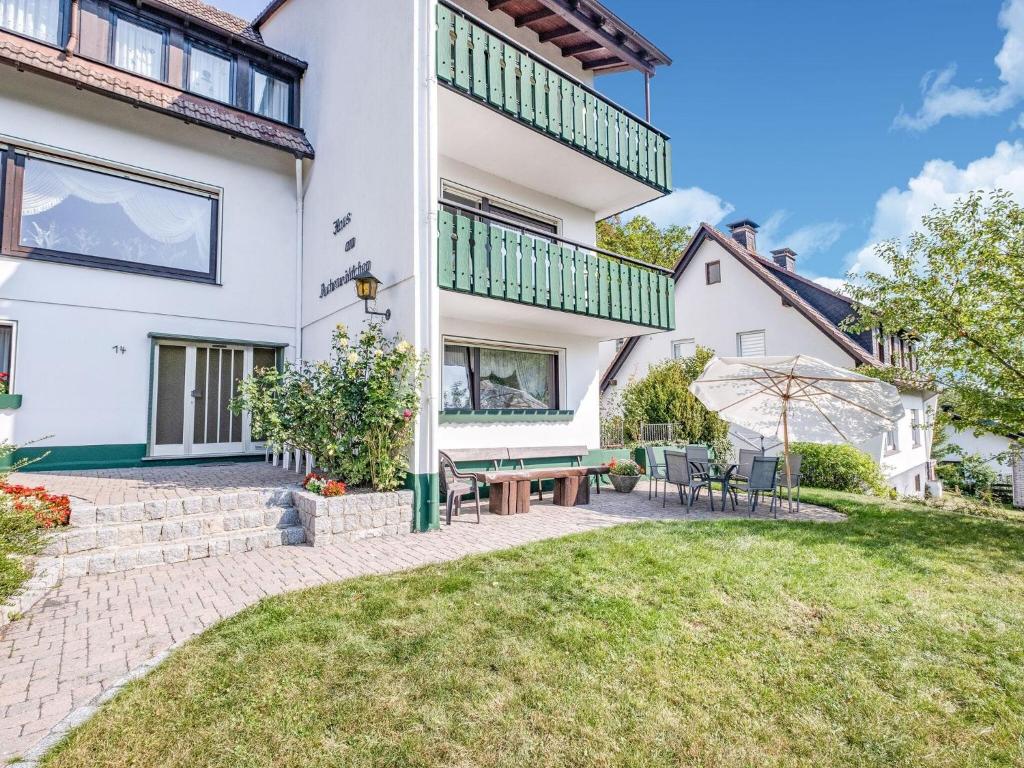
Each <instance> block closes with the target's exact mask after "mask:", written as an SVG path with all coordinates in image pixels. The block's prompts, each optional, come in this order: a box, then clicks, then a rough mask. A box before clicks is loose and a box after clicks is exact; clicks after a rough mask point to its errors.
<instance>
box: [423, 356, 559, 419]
mask: <svg viewBox="0 0 1024 768" xmlns="http://www.w3.org/2000/svg"><path fill="white" fill-rule="evenodd" d="M442 368H443V370H442V403H443V408H444V409H445V410H464V409H471V410H494V409H504V408H529V409H544V410H548V409H557V408H558V402H559V395H558V353H557V352H551V351H541V350H535V349H524V348H519V347H497V346H495V347H491V346H483V345H480V346H478V345H475V344H471V343H462V342H457V341H449V342H445V345H444V362H443V365H442Z"/></svg>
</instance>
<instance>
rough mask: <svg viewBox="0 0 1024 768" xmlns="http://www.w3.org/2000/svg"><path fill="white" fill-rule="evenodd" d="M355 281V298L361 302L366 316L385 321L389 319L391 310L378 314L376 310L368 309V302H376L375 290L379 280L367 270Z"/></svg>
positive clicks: (357, 276)
mask: <svg viewBox="0 0 1024 768" xmlns="http://www.w3.org/2000/svg"><path fill="white" fill-rule="evenodd" d="M355 281H356V296H357V297H359V298H360V299H362V300H363V302H364V304H363V306H364V307H365V309H366V314H368V315H380V316H381V317H383V318H384V319H385V320H390V319H391V310H390V309H385V310H384V311H383V312H378V311H377V310H376V309H370V302H371V301H373V302H376V301H377V288H378V287H379V286H380V280H378V279H377V278H376V277H374V276H373V274H372V273H371V272H370V271H369V270H367V271H366V272H360V273H359V274H358V275H356V277H355Z"/></svg>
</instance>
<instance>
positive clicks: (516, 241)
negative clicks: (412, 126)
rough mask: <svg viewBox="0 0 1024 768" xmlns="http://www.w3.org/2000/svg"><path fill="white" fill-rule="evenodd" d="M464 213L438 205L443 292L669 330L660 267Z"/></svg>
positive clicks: (666, 286) (667, 284)
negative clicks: (451, 291) (471, 295)
mask: <svg viewBox="0 0 1024 768" xmlns="http://www.w3.org/2000/svg"><path fill="white" fill-rule="evenodd" d="M453 208H454V209H455V210H456V212H455V213H453V212H452V210H451V209H453ZM466 210H467V212H465V213H464V212H462V207H461V206H456V205H454V204H444V203H443V204H442V207H441V210H440V212H439V214H438V285H439V286H440V287H442V288H445V289H448V290H454V291H459V292H464V293H472V294H475V295H478V296H490V297H494V298H500V299H505V300H508V301H515V302H519V303H522V304H530V305H534V306H541V307H550V308H552V309H560V310H563V311H569V312H573V313H576V314H582V315H589V316H591V317H601V318H606V319H612V320H623V321H626V322H631V323H634V324H637V325H644V326H648V327H654V328H666V329H669V328H672V325H671V323H670V321H669V319H670V316H671V306H672V304H671V285H672V280H671V277H669V276H668V275H667V274H665V273H663V272H658V271H656V269H657V268H654V267H646V266H644V265H642V264H640V263H639V262H632V263H631V262H630V261H629V260H628V259H626V258H625V257H623V256H614V254H610V252H609V253H606V252H602V251H601V250H600V249H597V248H591V247H587V246H585V245H582V244H580V243H573V242H572V241H562V240H561V238H558V237H556V236H548V235H545V234H543V233H539V232H533V231H531V230H529V229H516V228H515V225H513V224H511V222H509V221H507V220H505V219H502V218H500V217H497V218H494V219H493V220H489V219H490V218H491V217H489V216H488V215H487V214H482V213H479V214H473V215H470V213H469V212H468V209H466Z"/></svg>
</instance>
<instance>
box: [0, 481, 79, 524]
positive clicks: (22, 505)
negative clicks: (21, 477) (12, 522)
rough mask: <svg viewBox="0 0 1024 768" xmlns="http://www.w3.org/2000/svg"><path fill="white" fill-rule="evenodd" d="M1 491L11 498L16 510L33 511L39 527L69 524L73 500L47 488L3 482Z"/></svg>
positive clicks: (0, 486)
mask: <svg viewBox="0 0 1024 768" xmlns="http://www.w3.org/2000/svg"><path fill="white" fill-rule="evenodd" d="M0 493H2V494H4V495H6V496H8V497H9V498H10V499H11V506H12V507H13V509H14V511H15V512H31V513H32V514H33V515H34V516H35V519H36V525H37V527H39V528H59V527H62V526H65V525H67V524H68V521H69V520H70V518H71V500H70V499H69V498H68V497H67V496H58V495H56V494H53V493H49V492H47V490H46V489H45V488H29V487H28V486H26V485H14V484H12V483H3V484H0Z"/></svg>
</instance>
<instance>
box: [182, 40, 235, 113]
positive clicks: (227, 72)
mask: <svg viewBox="0 0 1024 768" xmlns="http://www.w3.org/2000/svg"><path fill="white" fill-rule="evenodd" d="M188 80H189V83H188V89H189V90H190V91H192V93H198V94H199V95H200V96H206V97H207V98H210V99H216V100H217V101H230V100H231V62H230V61H228V60H227V59H225V58H224V57H223V56H217V55H216V54H213V53H210V52H209V51H204V50H203V49H202V48H196V47H194V46H193V48H192V49H191V51H190V52H189V62H188Z"/></svg>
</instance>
